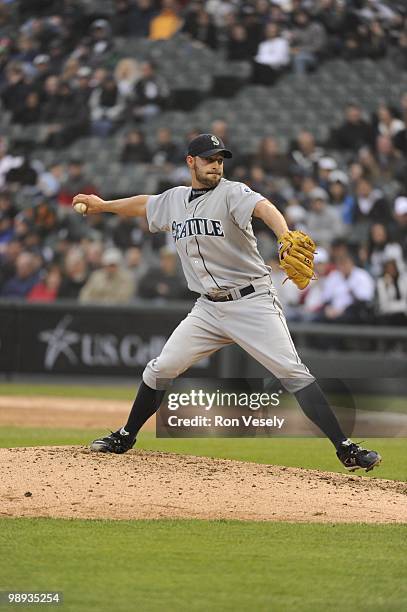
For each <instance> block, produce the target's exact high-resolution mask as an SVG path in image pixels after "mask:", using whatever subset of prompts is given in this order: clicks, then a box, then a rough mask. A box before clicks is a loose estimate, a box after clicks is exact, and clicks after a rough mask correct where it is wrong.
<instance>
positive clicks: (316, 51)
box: [291, 9, 326, 74]
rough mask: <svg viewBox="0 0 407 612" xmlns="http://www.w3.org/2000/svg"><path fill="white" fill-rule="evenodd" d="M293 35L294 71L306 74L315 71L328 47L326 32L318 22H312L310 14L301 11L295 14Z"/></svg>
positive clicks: (292, 55)
mask: <svg viewBox="0 0 407 612" xmlns="http://www.w3.org/2000/svg"><path fill="white" fill-rule="evenodd" d="M293 18H294V28H293V30H292V34H291V57H292V61H293V67H294V71H295V72H297V73H298V74H305V73H306V72H308V71H309V70H313V69H315V67H316V65H317V63H318V61H319V60H320V58H321V57H322V56H323V53H324V50H325V46H326V32H325V30H324V27H323V26H322V25H321V24H320V23H319V22H318V21H311V19H310V17H309V15H308V13H307V12H306V11H305V10H303V9H300V10H298V11H296V12H295V13H294V16H293Z"/></svg>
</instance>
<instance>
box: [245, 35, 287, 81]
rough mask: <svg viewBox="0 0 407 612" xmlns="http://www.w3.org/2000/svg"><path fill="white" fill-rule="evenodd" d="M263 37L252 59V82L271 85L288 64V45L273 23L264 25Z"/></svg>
mask: <svg viewBox="0 0 407 612" xmlns="http://www.w3.org/2000/svg"><path fill="white" fill-rule="evenodd" d="M265 36H266V38H265V40H263V41H262V42H261V43H260V44H259V46H258V49H257V54H256V57H255V58H254V71H253V80H254V82H255V83H259V84H262V85H272V84H273V83H274V82H275V80H276V78H277V77H278V75H279V74H280V73H281V72H282V71H283V70H284V68H286V67H287V66H288V65H289V63H290V45H289V43H288V41H287V40H286V39H285V38H284V37H283V36H281V34H280V30H279V27H278V25H277V24H275V23H268V24H267V25H266V29H265Z"/></svg>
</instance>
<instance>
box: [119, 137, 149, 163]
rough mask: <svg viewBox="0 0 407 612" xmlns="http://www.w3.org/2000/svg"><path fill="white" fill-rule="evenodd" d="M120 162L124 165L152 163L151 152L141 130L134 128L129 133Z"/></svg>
mask: <svg viewBox="0 0 407 612" xmlns="http://www.w3.org/2000/svg"><path fill="white" fill-rule="evenodd" d="M120 161H121V162H122V163H124V164H130V163H133V164H134V163H137V164H146V163H148V162H150V161H151V151H150V150H149V148H148V146H147V144H146V142H145V139H144V134H143V132H142V131H141V130H138V129H136V128H133V129H132V130H131V131H130V132H128V134H127V136H126V140H125V144H124V147H123V149H122V153H121V156H120Z"/></svg>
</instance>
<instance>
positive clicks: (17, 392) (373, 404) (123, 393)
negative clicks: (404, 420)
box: [0, 383, 407, 413]
mask: <svg viewBox="0 0 407 612" xmlns="http://www.w3.org/2000/svg"><path fill="white" fill-rule="evenodd" d="M136 391H137V386H136V385H131V384H128V383H127V384H126V385H125V386H123V384H120V385H119V384H118V385H117V386H105V385H103V384H102V385H61V384H59V385H58V384H54V385H52V384H43V385H41V384H35V383H33V384H27V383H0V395H11V396H40V395H41V396H47V397H84V398H95V399H115V400H126V401H131V400H133V399H134V396H135V394H136ZM330 399H331V401H332V402H333V403H335V404H337V405H342V404H345V405H347V400H346V399H345V401H343V397H342V396H338V395H330ZM354 399H355V405H356V407H357V408H359V409H361V410H380V411H393V412H404V413H405V412H407V399H406V398H405V397H401V396H397V395H394V396H393V395H389V396H380V395H370V394H361V395H356V396H355V397H354ZM291 402H294V400H293V399H291V398H290V396H289V395H284V396H283V398H282V403H284V404H288V403H291ZM294 403H295V402H294Z"/></svg>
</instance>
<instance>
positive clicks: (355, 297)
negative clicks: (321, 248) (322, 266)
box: [319, 254, 374, 323]
mask: <svg viewBox="0 0 407 612" xmlns="http://www.w3.org/2000/svg"><path fill="white" fill-rule="evenodd" d="M335 264H336V267H337V270H333V271H332V272H330V273H329V274H328V276H327V278H326V280H325V284H324V289H323V293H322V302H323V304H324V307H323V309H322V311H321V315H320V317H319V320H322V321H326V322H332V323H365V322H368V321H369V320H370V318H371V306H372V300H373V297H374V281H373V279H372V277H371V276H370V274H369V273H368V272H366V270H363V269H362V268H358V267H357V266H356V265H355V263H354V261H353V259H352V257H351V256H350V255H349V254H347V255H342V256H340V257H337V258H336V260H335Z"/></svg>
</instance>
